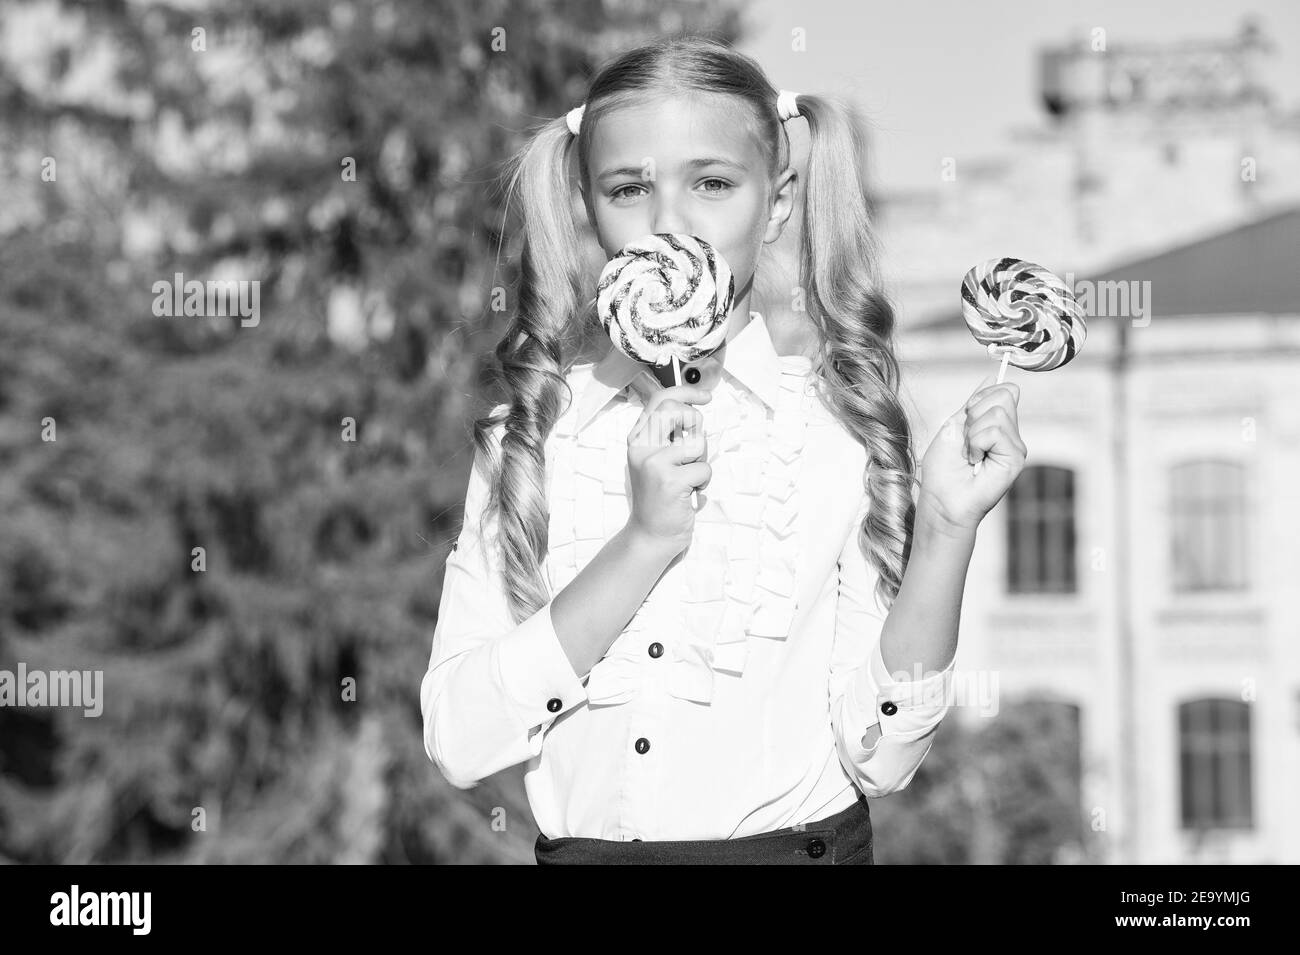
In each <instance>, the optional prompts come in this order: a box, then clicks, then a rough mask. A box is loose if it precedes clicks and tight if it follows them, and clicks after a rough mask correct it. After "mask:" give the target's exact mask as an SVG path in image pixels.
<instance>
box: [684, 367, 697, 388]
mask: <svg viewBox="0 0 1300 955" xmlns="http://www.w3.org/2000/svg"><path fill="white" fill-rule="evenodd" d="M683 377H684V378H685V379H686V383H687V384H688V385H693V384H695V383H696V382H697V381H699V380H700V370H699V369H698V368H687V369H686V374H685V375H684V376H683Z"/></svg>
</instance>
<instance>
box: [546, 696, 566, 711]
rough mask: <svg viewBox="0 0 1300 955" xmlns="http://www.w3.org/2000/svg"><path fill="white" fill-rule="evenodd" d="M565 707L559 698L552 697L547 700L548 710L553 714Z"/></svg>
mask: <svg viewBox="0 0 1300 955" xmlns="http://www.w3.org/2000/svg"><path fill="white" fill-rule="evenodd" d="M563 705H564V704H563V703H561V702H560V698H559V697H558V696H554V697H551V699H549V700H547V702H546V708H547V709H548V710H550V711H551V712H552V713H558V712H559V711H560V707H561V706H563Z"/></svg>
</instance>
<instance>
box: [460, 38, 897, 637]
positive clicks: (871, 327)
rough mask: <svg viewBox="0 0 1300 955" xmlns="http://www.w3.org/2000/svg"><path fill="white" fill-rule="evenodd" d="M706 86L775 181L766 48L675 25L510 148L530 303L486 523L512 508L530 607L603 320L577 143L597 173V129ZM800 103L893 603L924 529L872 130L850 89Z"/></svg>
mask: <svg viewBox="0 0 1300 955" xmlns="http://www.w3.org/2000/svg"><path fill="white" fill-rule="evenodd" d="M691 93H711V94H722V95H725V96H732V97H735V99H736V102H737V107H738V108H737V110H736V113H735V115H736V117H737V121H738V122H746V123H749V124H750V128H751V130H752V131H753V133H754V134H755V136H756V137H757V140H758V142H759V143H760V144H761V146H762V149H763V151H764V153H765V156H766V160H767V168H768V173H769V182H774V180H775V178H776V176H777V175H778V174H779V173H780V172H781V171H782V170H783V169H784V168H785V167H786V166H787V165H788V164H789V156H790V141H789V138H788V136H787V134H786V131H785V128H784V126H783V124H782V122H781V120H780V117H779V116H778V114H777V110H776V99H777V93H778V91H777V89H776V88H775V87H773V86H772V84H771V83H769V82H768V81H767V78H766V77H765V76H764V74H763V71H762V69H761V68H760V67H759V65H758V64H757V63H756V62H755V61H754V60H753V59H751V58H750V57H748V56H745V55H743V54H741V53H738V52H737V51H736V50H734V49H733V48H731V47H730V46H728V45H727V44H726V43H723V42H720V41H716V40H713V39H711V38H705V37H678V38H672V39H668V40H662V41H659V42H655V43H653V44H650V45H646V46H642V47H638V48H636V49H633V50H630V51H628V52H625V53H623V54H621V55H619V56H618V57H616V58H615V59H613V60H612V61H611V62H609V63H608V64H607V65H605V66H604V67H603V68H602V69H601V70H600V71H599V72H598V73H596V75H595V76H594V77H593V78H592V81H591V84H590V87H589V88H588V90H587V95H586V97H585V103H586V110H585V112H584V113H583V116H582V124H581V127H580V132H579V135H578V136H577V137H574V136H573V135H572V134H571V133H570V132H569V129H568V126H567V125H566V122H565V117H564V114H563V111H561V114H560V115H559V116H557V117H556V118H555V119H553V120H551V121H549V122H547V123H546V124H545V125H543V126H541V127H540V128H538V129H536V130H535V131H534V134H533V136H532V137H531V138H530V140H529V141H528V143H527V144H526V145H525V146H524V147H523V148H522V149H520V150H519V151H518V152H517V153H516V154H515V155H514V156H512V157H511V160H510V164H509V167H508V168H509V171H510V182H509V190H508V193H507V203H509V201H510V200H511V199H512V198H514V197H517V199H518V209H519V213H520V216H521V219H522V228H523V249H522V261H521V274H520V279H519V288H518V294H517V301H518V307H517V308H516V310H515V312H514V315H513V316H512V318H511V319H510V323H509V326H508V327H507V329H506V332H505V335H504V336H503V338H502V339H501V341H500V343H499V344H498V345H497V347H496V350H495V354H496V358H497V362H498V365H499V368H498V369H496V374H497V378H498V380H499V383H501V384H502V385H503V386H504V389H505V391H506V392H507V394H508V396H509V397H508V400H507V401H506V402H505V403H504V404H500V405H498V406H496V407H495V408H493V409H492V411H491V412H489V413H488V414H486V415H484V416H483V417H481V418H479V419H477V420H476V421H475V426H474V441H475V445H476V447H477V448H478V450H479V451H480V452H482V454H483V455H484V457H485V458H486V460H487V461H489V462H490V472H489V477H488V481H489V492H488V498H487V501H486V503H485V507H484V523H485V524H486V523H487V522H489V521H493V520H494V521H495V522H496V528H497V539H498V541H499V546H500V558H501V562H502V572H503V583H504V589H505V593H506V596H507V602H508V604H509V608H510V612H511V614H512V616H513V617H514V620H515V621H516V622H522V621H523V620H524V619H526V618H527V617H528V616H531V615H532V614H533V613H535V612H536V611H537V610H539V609H541V607H543V606H544V605H545V604H546V602H547V601H548V600H549V599H550V590H549V587H548V585H547V582H546V580H545V577H544V574H543V567H542V561H543V559H544V558H545V555H546V549H547V534H548V525H549V509H548V503H547V497H546V454H545V448H546V441H547V438H548V436H549V435H550V433H551V430H552V428H553V427H554V426H555V422H556V420H557V419H558V418H559V416H560V415H561V414H562V413H563V411H564V410H565V408H566V407H567V406H568V403H569V401H571V400H572V397H573V396H572V395H571V394H570V393H569V389H568V387H567V383H566V376H567V374H568V372H569V370H570V368H571V367H572V365H573V363H574V361H575V359H576V358H577V357H578V355H579V354H580V353H581V352H582V350H583V349H585V348H586V347H587V345H588V343H590V342H591V341H592V340H593V339H592V336H593V335H594V334H596V333H601V332H600V325H599V322H598V320H597V318H596V313H595V301H594V292H595V276H592V275H588V274H587V272H588V266H587V265H586V263H585V262H584V259H583V256H582V254H581V249H582V244H581V242H580V241H579V234H578V224H577V221H576V218H575V213H576V211H577V210H579V209H580V208H581V207H580V205H579V200H578V199H577V198H576V193H575V192H574V191H573V184H572V183H571V177H570V162H571V160H572V159H573V158H574V156H573V155H571V153H570V149H571V148H573V149H576V161H577V174H578V175H580V176H581V177H582V178H583V181H584V182H586V181H589V180H588V173H589V169H588V156H589V151H590V148H591V135H592V130H593V129H595V127H596V126H597V125H598V124H599V123H600V121H601V117H602V116H604V115H605V114H607V113H609V112H611V111H613V110H617V109H619V108H622V107H625V106H628V105H632V104H643V103H645V102H646V101H647V99H653V98H656V97H664V96H678V95H683V94H691ZM574 105H577V104H574ZM798 106H799V113H800V117H799V118H802V119H803V120H806V122H807V123H808V128H809V131H810V139H809V155H808V168H807V173H806V176H805V177H804V213H803V224H802V226H803V227H802V238H801V244H800V253H799V273H800V274H799V285H800V288H801V289H802V290H803V292H804V306H805V310H806V312H805V313H806V314H807V315H808V317H809V319H810V321H811V323H812V325H813V327H814V328H815V329H816V332H817V337H818V340H819V347H818V356H817V359H815V360H814V363H813V367H814V379H815V382H816V385H817V390H818V394H819V395H820V397H821V400H822V402H823V404H825V405H826V407H827V408H828V409H829V410H830V411H831V412H832V413H833V414H834V415H835V416H836V417H837V418H838V419H839V420H840V421H841V422H842V423H843V425H844V426H845V428H846V429H847V430H848V431H849V432H850V433H851V434H852V435H853V437H854V438H855V439H856V440H857V441H858V442H859V443H860V444H862V446H863V447H864V448H865V449H866V450H867V455H868V457H867V462H868V463H867V468H866V470H865V473H864V474H863V482H864V486H865V487H866V488H867V489H868V490H869V492H870V502H871V503H870V507H869V508H868V510H867V514H866V517H865V519H864V520H863V522H862V526H861V527H860V528H858V543H859V546H860V547H861V548H862V553H863V555H864V557H865V558H866V559H867V560H868V561H869V562H870V564H871V566H873V567H874V568H875V569H876V570H877V571H878V573H879V575H880V579H879V583H878V586H877V595H878V597H879V598H880V600H881V601H882V603H883V604H884V605H885V606H886V607H888V606H890V605H892V603H893V600H894V597H895V596H896V595H897V593H898V587H899V584H900V582H901V580H902V576H903V569H904V567H905V566H906V562H907V556H908V552H909V549H910V544H911V534H912V522H913V515H914V505H913V498H912V488H913V483H914V477H915V462H914V458H913V453H912V447H911V431H910V428H909V425H908V421H907V418H906V415H905V414H904V412H903V409H902V406H901V405H900V403H899V400H898V377H899V374H898V363H897V360H896V359H895V356H894V348H893V330H894V311H893V308H892V307H891V305H890V303H889V300H888V298H887V296H886V295H885V294H884V293H883V292H882V291H881V290H880V288H879V272H878V261H877V259H878V251H877V244H876V238H875V235H874V233H873V230H872V226H871V221H870V215H869V208H868V199H867V191H866V188H865V184H864V181H863V175H864V170H865V167H866V139H865V133H864V128H863V124H862V120H861V117H860V116H859V115H858V113H857V111H856V110H855V109H854V108H853V107H852V106H851V105H849V104H848V103H847V102H845V101H844V100H842V99H840V98H838V97H823V96H816V95H810V94H807V93H800V94H799V99H798ZM566 109H567V107H566ZM799 118H796V119H794V120H791V121H792V122H798V121H799ZM769 199H770V196H769ZM602 334H603V333H602Z"/></svg>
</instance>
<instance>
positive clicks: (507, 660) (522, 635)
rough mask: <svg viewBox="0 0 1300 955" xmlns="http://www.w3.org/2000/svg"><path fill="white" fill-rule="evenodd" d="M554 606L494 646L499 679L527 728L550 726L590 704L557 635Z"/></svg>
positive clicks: (549, 603) (529, 619)
mask: <svg viewBox="0 0 1300 955" xmlns="http://www.w3.org/2000/svg"><path fill="white" fill-rule="evenodd" d="M551 603H552V601H548V602H547V603H546V605H545V606H544V607H542V608H541V609H540V610H538V611H537V612H536V613H535V614H533V615H532V616H531V617H529V618H528V619H527V620H525V621H524V622H523V623H521V624H520V625H519V626H518V627H516V628H515V629H514V630H512V631H511V632H510V633H508V634H507V635H506V636H504V637H502V638H501V639H500V640H497V641H495V642H494V643H493V647H494V649H495V651H496V665H495V668H496V672H497V675H498V679H499V680H500V681H501V686H502V687H503V688H504V690H505V693H506V697H507V698H508V699H509V700H510V702H511V703H512V704H513V705H514V707H515V712H516V715H518V717H519V719H520V722H521V723H522V724H523V725H524V726H527V727H534V726H540V725H542V724H544V723H549V722H551V721H553V720H554V719H555V718H556V717H557V716H559V715H560V714H561V713H564V712H567V711H568V710H571V709H573V707H575V706H577V705H578V704H580V703H584V702H586V700H587V689H586V687H584V686H583V685H582V681H581V680H580V679H579V678H578V674H577V673H575V672H574V670H573V664H571V663H570V662H569V657H568V655H567V654H565V652H564V647H562V646H561V645H560V638H559V636H558V635H556V633H555V627H554V625H553V624H552V622H551Z"/></svg>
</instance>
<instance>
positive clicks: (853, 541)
mask: <svg viewBox="0 0 1300 955" xmlns="http://www.w3.org/2000/svg"><path fill="white" fill-rule="evenodd" d="M867 506H868V504H867V502H865V501H864V503H863V505H862V507H861V508H859V511H858V515H857V517H856V518H855V524H854V526H853V528H852V529H851V530H850V532H849V536H848V540H847V541H846V542H845V544H844V547H843V549H842V550H841V552H840V558H839V562H838V575H839V583H838V598H837V601H836V610H835V638H834V645H833V649H832V653H831V673H830V683H829V689H830V702H831V727H832V729H833V730H834V734H835V745H836V748H837V750H838V752H839V756H840V762H841V764H843V766H844V768H845V769H846V770H847V771H848V772H849V773H850V774H851V775H852V776H853V778H854V781H855V782H856V783H857V785H858V787H859V788H860V789H861V790H862V792H863V793H864V794H865V795H867V796H869V797H876V796H885V795H888V794H889V793H892V792H897V791H898V790H900V789H903V788H905V787H906V786H907V784H908V783H910V782H911V781H912V777H913V776H915V775H916V771H917V770H918V769H919V768H920V766H921V763H922V761H923V760H924V759H925V757H926V755H927V754H928V753H929V752H930V746H931V745H932V744H933V743H934V732H935V730H936V729H937V728H938V726H939V723H940V722H941V721H942V720H943V718H944V716H945V715H946V714H947V712H948V705H949V704H947V703H946V701H947V700H948V699H949V694H948V688H949V686H950V684H951V677H952V672H953V668H954V665H955V663H956V658H955V657H954V659H953V660H952V661H950V662H949V664H948V666H947V667H945V668H944V669H943V670H942V671H940V672H938V673H935V674H932V675H930V676H927V677H926V678H925V679H922V680H895V679H893V677H892V676H891V674H890V673H889V671H888V670H887V669H886V667H885V661H884V657H883V656H882V655H881V649H880V636H881V632H882V630H883V628H884V623H885V616H886V614H887V611H885V610H884V609H883V608H882V607H881V605H880V603H879V602H878V600H877V599H876V597H875V593H874V591H875V586H876V581H877V579H878V574H877V573H876V571H875V570H874V569H873V568H872V567H871V566H870V565H869V564H868V563H867V561H866V558H865V557H864V556H863V554H862V549H861V547H859V545H858V532H857V527H858V526H860V524H861V522H862V519H863V518H864V517H865V513H866V507H867ZM876 724H879V733H880V736H879V738H878V739H875V740H873V741H872V743H871V745H870V746H866V745H864V737H865V736H866V734H867V730H868V729H869V728H870V727H872V726H875V725H876Z"/></svg>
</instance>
